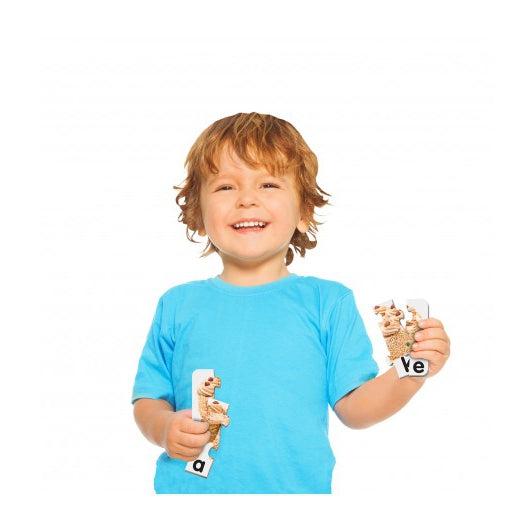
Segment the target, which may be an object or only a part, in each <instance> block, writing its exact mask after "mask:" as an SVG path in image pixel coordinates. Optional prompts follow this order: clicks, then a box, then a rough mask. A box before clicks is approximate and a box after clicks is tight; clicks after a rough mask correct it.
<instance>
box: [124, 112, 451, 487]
mask: <svg viewBox="0 0 531 531" xmlns="http://www.w3.org/2000/svg"><path fill="white" fill-rule="evenodd" d="M186 165H187V167H188V176H187V178H186V180H185V185H184V186H183V187H182V188H177V189H180V190H181V192H180V193H179V195H178V196H177V198H176V202H177V204H178V205H179V206H180V207H181V210H182V213H181V215H180V217H179V221H182V222H183V223H185V224H186V226H187V231H188V229H191V230H193V231H197V232H198V233H199V234H200V235H201V236H206V235H208V240H209V243H208V246H207V248H206V250H205V252H204V253H203V254H202V256H206V255H208V254H210V253H212V252H216V253H218V254H219V256H220V257H221V260H222V262H223V271H222V273H221V274H220V275H217V276H216V277H211V278H208V279H205V280H193V281H190V282H187V283H184V284H180V285H177V286H174V287H173V288H171V289H169V290H168V291H166V292H165V293H164V294H163V295H162V296H161V297H160V299H159V301H158V305H157V308H156V312H155V316H154V319H153V322H152V325H151V329H150V331H149V334H148V337H147V341H146V344H145V347H144V350H143V352H142V355H141V357H140V361H139V365H138V372H137V375H136V379H135V383H134V389H133V395H132V402H133V403H134V415H135V420H136V422H137V424H138V426H139V428H140V430H141V431H142V433H143V434H144V435H145V437H146V438H147V439H148V440H150V441H151V442H152V443H154V444H156V445H158V446H160V447H162V448H163V449H164V450H165V452H163V453H162V454H161V455H160V457H159V459H158V461H157V466H156V474H155V480H154V486H155V492H157V493H264V494H265V493H330V492H331V479H332V472H333V468H334V465H335V458H334V455H333V452H332V450H331V447H330V444H329V440H328V405H330V406H331V407H332V408H333V409H334V411H335V413H336V414H337V415H338V417H339V418H340V420H341V421H342V422H343V423H344V424H345V425H346V426H348V427H350V428H352V429H361V428H366V427H368V426H371V425H373V424H375V423H377V422H380V421H382V420H384V419H385V418H387V417H389V416H390V415H392V414H394V413H395V412H397V411H398V410H399V409H400V408H402V407H403V406H404V405H405V404H406V403H407V402H408V401H409V399H410V398H411V397H412V396H413V395H414V394H415V393H416V392H417V391H418V389H419V388H420V387H421V386H422V385H423V383H424V380H425V377H406V378H402V379H399V378H398V375H397V373H396V370H395V368H394V367H391V368H390V369H389V370H388V371H387V372H385V373H383V374H381V375H380V376H378V377H376V376H377V374H378V366H377V364H376V363H375V361H374V359H373V357H372V345H371V342H370V340H369V338H368V336H367V334H366V330H365V327H364V324H363V321H362V319H361V317H360V315H359V313H358V309H357V306H356V303H355V299H354V295H353V293H352V291H351V290H350V289H349V288H348V287H346V286H344V285H343V284H341V283H339V282H336V281H332V280H324V279H321V278H317V277H313V276H299V275H296V274H295V273H291V272H290V271H289V270H288V269H287V266H288V265H289V264H290V263H291V262H292V260H293V251H292V250H291V248H290V245H291V246H293V248H294V249H295V250H296V251H297V252H298V253H300V254H301V256H304V255H305V252H306V249H311V248H313V247H315V245H316V241H315V240H314V241H311V240H310V239H309V238H308V236H307V233H310V234H312V235H314V234H315V233H314V231H313V229H315V230H316V229H317V227H316V225H317V224H320V223H319V222H316V221H315V220H314V208H315V207H320V206H323V205H325V204H327V203H328V201H327V200H326V199H324V197H323V196H322V195H321V194H320V193H319V192H322V193H323V194H325V195H329V194H327V193H326V192H323V190H321V188H319V186H317V184H316V174H317V159H316V157H315V155H314V154H313V153H312V151H311V150H310V149H309V148H308V146H307V144H306V143H305V141H304V140H303V138H302V137H301V135H300V134H299V133H298V131H297V130H296V129H295V128H294V127H293V126H292V125H291V124H289V123H288V122H286V121H284V120H281V119H278V118H275V117H273V116H271V115H264V114H259V113H249V114H245V113H240V114H236V115H234V116H229V117H227V118H223V119H221V120H218V121H217V122H214V123H213V124H212V125H211V126H210V127H208V128H207V129H206V130H205V131H203V133H201V135H200V136H199V138H198V139H197V140H196V142H195V143H194V145H193V146H192V148H191V150H190V152H189V154H188V157H187V160H186ZM174 188H176V187H174ZM179 199H184V200H185V201H184V203H183V204H182V205H181V204H180V203H179ZM242 224H243V225H242ZM246 227H247V228H246ZM187 237H188V238H189V239H191V238H190V237H189V235H188V232H187ZM191 241H194V240H193V238H192V239H191ZM422 328H423V330H422V331H421V332H419V333H418V339H417V343H416V344H415V345H414V352H413V353H412V356H413V357H415V356H416V357H420V358H423V359H427V360H428V361H429V363H430V365H429V374H428V376H433V375H434V374H436V373H437V372H438V371H439V370H440V369H441V367H442V366H443V365H444V363H445V362H446V360H447V358H448V356H449V353H450V348H449V345H450V341H449V338H448V336H447V334H446V332H445V331H444V328H443V326H442V323H441V322H440V321H438V320H437V319H433V318H430V319H427V320H426V321H425V323H424V325H423V327H422ZM196 369H213V370H214V372H215V376H216V377H219V378H220V381H221V382H222V385H221V387H219V388H218V389H217V390H216V395H215V398H219V400H221V401H223V402H225V403H228V404H230V409H229V411H228V415H229V416H230V424H228V425H225V426H223V427H221V434H220V435H221V439H220V444H219V446H218V448H217V449H214V448H213V449H211V450H210V456H211V457H213V458H214V462H213V464H212V469H211V470H210V472H209V474H208V477H206V478H205V477H201V476H199V475H196V474H193V473H189V472H188V471H186V470H185V467H186V465H187V463H188V462H190V461H194V460H195V459H196V458H197V457H198V456H199V454H200V453H201V451H202V449H203V447H204V446H205V445H206V444H207V442H208V441H209V440H210V431H209V423H207V422H200V421H196V420H193V419H192V418H191V407H192V397H191V394H192V389H191V387H192V373H193V371H194V370H196Z"/></svg>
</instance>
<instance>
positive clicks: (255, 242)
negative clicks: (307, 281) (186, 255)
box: [198, 148, 308, 265]
mask: <svg viewBox="0 0 531 531" xmlns="http://www.w3.org/2000/svg"><path fill="white" fill-rule="evenodd" d="M217 166H218V170H219V173H218V174H216V175H209V176H207V177H206V180H205V181H204V182H203V183H202V185H201V195H200V205H201V213H202V217H203V223H204V227H203V229H201V230H198V233H199V235H201V236H205V235H206V234H208V237H209V238H210V240H211V241H212V243H213V244H214V245H215V246H216V247H217V248H218V250H219V252H220V255H221V257H222V259H223V261H224V262H225V260H230V261H231V262H237V263H246V264H247V265H248V264H249V263H253V262H255V263H256V264H257V265H258V264H261V263H264V262H268V261H272V262H274V261H275V260H277V259H278V261H279V264H282V263H283V259H284V256H285V254H286V251H287V249H288V246H289V243H290V241H291V237H292V236H293V233H294V231H295V229H296V228H298V229H299V231H301V232H306V231H307V230H308V225H307V224H306V223H304V222H303V220H302V219H301V214H300V211H299V208H300V203H299V197H298V193H297V190H296V188H295V183H294V180H293V179H294V177H293V176H292V175H283V176H281V177H273V176H272V175H269V174H268V172H267V170H266V169H265V168H257V169H252V168H250V167H249V166H247V165H246V164H245V162H243V161H242V160H241V159H240V158H239V157H238V156H237V155H236V154H235V153H234V152H232V151H231V152H230V153H229V152H228V150H227V149H226V148H225V149H223V150H222V151H221V153H220V158H219V162H218V165H217ZM247 218H252V219H257V220H261V221H265V222H267V225H266V227H265V228H264V229H261V230H260V231H239V230H237V229H234V228H233V227H232V225H234V224H235V223H237V222H238V221H240V220H242V219H247Z"/></svg>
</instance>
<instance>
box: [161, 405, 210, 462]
mask: <svg viewBox="0 0 531 531" xmlns="http://www.w3.org/2000/svg"><path fill="white" fill-rule="evenodd" d="M209 440H210V431H209V430H208V422H202V421H199V420H193V419H192V410H191V409H181V410H180V411H176V412H175V413H173V412H172V413H171V415H168V419H167V420H166V424H165V426H164V436H163V446H164V449H165V450H166V453H167V454H168V455H169V456H170V457H172V458H174V459H181V460H183V461H194V460H195V459H196V458H197V457H198V456H199V454H200V453H201V451H202V450H203V448H204V447H205V445H206V443H207V442H208V441H209Z"/></svg>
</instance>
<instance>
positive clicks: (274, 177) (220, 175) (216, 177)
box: [210, 173, 286, 182]
mask: <svg viewBox="0 0 531 531" xmlns="http://www.w3.org/2000/svg"><path fill="white" fill-rule="evenodd" d="M229 177H231V175H225V174H224V173H219V174H218V175H214V176H213V177H211V178H210V180H211V182H214V181H217V180H218V179H225V178H229ZM257 178H258V179H269V178H272V179H278V180H279V181H285V180H286V178H285V177H283V176H282V175H281V176H276V175H269V174H263V175H259V176H258V177H257Z"/></svg>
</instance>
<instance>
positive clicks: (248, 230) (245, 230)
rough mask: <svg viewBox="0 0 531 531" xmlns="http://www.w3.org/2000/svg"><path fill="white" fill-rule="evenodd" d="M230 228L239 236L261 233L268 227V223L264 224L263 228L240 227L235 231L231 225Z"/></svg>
mask: <svg viewBox="0 0 531 531" xmlns="http://www.w3.org/2000/svg"><path fill="white" fill-rule="evenodd" d="M230 227H231V228H232V230H233V231H235V232H238V233H240V234H250V233H251V232H262V231H264V230H265V229H267V227H269V223H266V224H265V226H264V227H259V226H256V227H242V228H240V229H236V228H234V227H233V226H232V225H231V226H230Z"/></svg>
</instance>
